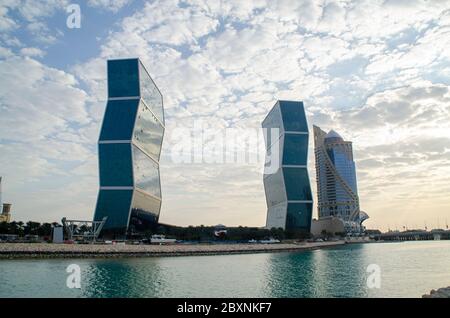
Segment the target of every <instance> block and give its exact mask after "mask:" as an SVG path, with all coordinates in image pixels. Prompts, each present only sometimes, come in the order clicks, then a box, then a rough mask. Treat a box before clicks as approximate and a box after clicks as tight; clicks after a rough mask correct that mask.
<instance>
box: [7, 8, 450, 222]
mask: <svg viewBox="0 0 450 318" xmlns="http://www.w3.org/2000/svg"><path fill="white" fill-rule="evenodd" d="M66 5H67V2H66V1H56V0H55V1H50V2H49V1H45V3H44V2H42V3H41V1H26V0H9V1H3V4H2V5H0V16H1V21H2V22H1V23H0V30H1V37H0V57H1V60H0V73H1V76H2V77H1V78H2V85H1V87H0V111H1V114H2V116H0V153H1V156H0V163H1V165H0V174H1V175H4V176H5V182H6V184H5V194H4V196H5V199H7V200H8V201H12V202H13V203H14V207H15V209H14V213H15V216H16V218H17V219H22V220H28V219H34V220H40V221H44V220H47V221H50V220H52V221H53V220H59V219H60V218H61V217H62V216H63V215H69V216H74V217H79V218H90V217H91V216H92V213H93V209H94V205H95V200H96V195H97V190H98V180H97V178H98V173H97V159H96V141H97V138H98V132H99V129H100V123H101V118H102V116H103V111H104V107H105V99H106V91H105V80H106V63H105V59H107V58H117V57H130V56H132V57H140V58H142V59H143V61H144V63H145V64H146V66H147V68H148V69H149V71H150V73H151V75H152V77H153V79H154V80H155V82H156V83H157V85H158V87H159V88H160V90H161V91H162V92H163V95H164V100H165V108H166V115H167V119H166V131H167V133H168V135H167V136H166V139H165V142H164V147H163V154H165V155H163V158H162V161H161V176H162V187H163V188H162V191H163V207H162V211H161V217H162V219H161V221H163V222H167V223H175V224H183V225H186V224H201V223H203V224H216V223H224V224H228V225H235V224H243V225H258V226H261V225H263V224H264V221H265V214H266V206H265V198H264V192H263V187H262V176H261V175H260V173H259V170H260V169H259V168H260V167H257V166H249V165H240V166H239V165H229V164H228V165H227V164H223V165H219V164H204V165H191V164H174V163H173V162H172V161H171V160H170V150H171V147H172V145H173V143H172V141H171V135H170V131H171V129H173V128H174V127H176V126H178V125H186V126H190V125H193V123H194V121H195V120H199V119H202V120H204V121H205V122H207V123H208V124H209V125H211V126H212V127H215V128H217V129H224V128H229V127H253V128H257V127H260V122H261V120H262V119H263V118H264V116H265V114H266V113H267V111H268V110H269V109H270V108H271V107H272V105H273V104H274V102H275V100H276V99H300V100H303V101H304V102H305V106H306V109H307V113H308V121H309V124H310V126H312V124H317V125H319V126H321V127H323V128H324V129H331V128H333V129H335V130H336V131H339V133H341V134H342V135H343V137H344V138H345V139H348V140H352V141H353V142H354V149H355V159H356V163H357V173H358V187H359V192H360V193H359V194H360V201H361V207H362V209H363V210H365V211H367V212H368V214H369V215H370V216H371V219H370V220H369V221H368V222H367V224H368V226H369V227H381V228H383V229H387V227H391V228H394V227H395V226H396V225H397V227H400V226H402V225H404V224H407V225H408V227H410V228H411V227H419V226H420V227H423V224H424V222H425V221H426V222H428V226H429V227H437V225H438V224H437V223H438V219H439V220H440V221H439V222H440V226H441V227H442V226H443V224H444V222H445V219H446V218H447V217H448V218H449V219H450V201H449V200H448V193H450V178H449V177H448V176H449V175H450V168H449V167H450V93H449V89H448V85H449V82H450V61H449V59H450V51H449V50H450V49H449V48H450V10H449V8H450V2H448V1H435V2H422V1H408V2H404V1H324V2H321V1H175V0H173V1H172V0H171V1H167V0H164V1H152V2H148V3H147V2H145V3H144V2H141V1H117V2H115V1H88V2H87V3H86V5H84V6H83V7H82V10H84V11H85V12H87V13H89V14H88V15H87V16H88V17H90V18H91V19H93V18H94V17H95V16H96V15H98V19H99V21H100V20H101V19H102V17H107V18H108V19H113V21H114V23H113V24H112V25H111V26H108V29H107V30H108V32H105V30H104V29H102V27H101V26H99V27H98V30H96V31H97V33H95V32H93V34H91V35H87V34H85V33H82V32H81V31H77V30H68V29H67V28H65V25H64V21H65V17H66V13H65V6H66ZM89 22H90V21H89V20H88V21H84V23H85V24H88V23H89ZM58 23H59V24H58ZM49 25H51V26H52V27H49ZM54 25H56V26H59V27H57V28H53V26H54ZM81 30H83V26H82V29H81ZM94 31H95V29H94ZM76 32H80V33H78V34H83V35H82V38H80V39H79V41H77V43H83V42H84V41H89V43H97V47H96V48H95V50H92V48H91V47H89V48H83V47H78V46H77V47H75V48H71V49H72V50H73V49H75V50H79V51H80V52H81V51H86V50H87V49H89V50H88V51H89V52H93V53H92V54H91V56H89V58H86V57H85V56H84V55H82V56H83V58H81V57H80V58H75V59H74V58H73V56H76V54H75V55H74V53H72V54H70V55H69V56H70V58H67V59H64V54H63V55H61V61H59V63H58V65H66V67H55V66H54V65H55V64H54V61H53V59H52V58H51V57H52V56H54V55H55V52H54V51H53V50H55V48H56V47H57V46H58V45H59V46H62V45H67V46H68V47H70V42H69V43H66V42H65V41H68V40H67V39H69V38H73V37H76V36H77V33H76ZM80 36H81V35H80ZM91 37H98V39H95V41H94V42H92V41H91V40H92V39H91ZM80 54H81V53H80ZM58 56H60V55H58ZM310 146H311V149H310V150H311V151H310V161H309V163H310V178H311V182H312V184H313V186H314V187H313V190H315V178H314V175H315V171H314V164H313V163H314V159H313V152H312V140H311V142H310Z"/></svg>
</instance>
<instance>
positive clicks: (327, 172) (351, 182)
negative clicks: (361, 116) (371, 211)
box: [314, 126, 369, 234]
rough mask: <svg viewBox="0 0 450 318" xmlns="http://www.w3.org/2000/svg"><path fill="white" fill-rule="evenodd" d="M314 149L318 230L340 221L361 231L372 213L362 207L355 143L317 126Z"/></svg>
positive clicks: (350, 230) (349, 229) (349, 228)
mask: <svg viewBox="0 0 450 318" xmlns="http://www.w3.org/2000/svg"><path fill="white" fill-rule="evenodd" d="M314 152H315V159H316V180H317V198H318V203H317V208H318V212H319V220H318V221H317V222H318V223H317V224H316V226H314V230H315V232H317V231H319V230H320V231H323V230H326V228H327V226H332V228H333V229H337V228H340V227H338V226H337V223H338V222H342V229H343V230H344V231H345V232H347V233H360V232H362V231H363V230H364V227H363V226H362V223H363V222H364V221H365V220H366V219H368V218H369V217H368V215H367V214H366V213H365V212H363V211H361V210H360V207H359V197H358V188H357V181H356V168H355V162H354V160H353V149H352V143H351V142H350V141H344V139H343V138H342V137H341V136H340V135H339V134H338V133H337V132H335V131H334V130H331V131H330V132H328V133H326V132H325V131H323V130H322V129H320V128H319V127H317V126H314ZM336 218H337V219H338V220H336ZM339 220H340V221H339ZM327 222H328V223H327ZM327 224H328V225H327ZM314 234H316V233H314Z"/></svg>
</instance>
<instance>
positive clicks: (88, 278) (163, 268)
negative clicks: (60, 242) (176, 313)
mask: <svg viewBox="0 0 450 318" xmlns="http://www.w3.org/2000/svg"><path fill="white" fill-rule="evenodd" d="M70 264H78V265H79V266H80V268H81V289H69V288H68V287H67V286H66V279H67V277H68V275H69V274H68V273H67V272H66V268H67V266H68V265H70ZM369 264H377V265H378V266H379V268H380V270H381V272H380V283H381V284H380V288H368V287H367V284H366V281H367V277H368V275H369V274H368V273H367V271H366V269H367V266H368V265H369ZM0 269H1V275H0V297H420V296H421V295H422V294H425V293H428V292H429V291H430V290H431V289H436V288H440V287H444V286H445V287H446V286H450V241H419V242H403V243H374V244H356V245H347V246H343V247H338V248H333V249H322V250H315V251H307V252H297V253H272V254H270V253H267V254H245V255H223V256H192V257H191V256H189V257H166V258H164V257H160V258H124V259H52V260H1V261H0Z"/></svg>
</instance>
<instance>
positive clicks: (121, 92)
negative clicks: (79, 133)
mask: <svg viewBox="0 0 450 318" xmlns="http://www.w3.org/2000/svg"><path fill="white" fill-rule="evenodd" d="M163 136H164V108H163V97H162V95H161V92H160V91H159V90H158V88H157V87H156V85H155V83H154V82H153V80H152V79H151V77H150V75H149V74H148V72H147V70H146V69H145V67H144V65H143V64H142V62H141V61H140V60H139V59H123V60H109V61H108V102H107V105H106V110H105V116H104V119H103V124H102V128H101V132H100V138H99V142H98V143H99V145H98V154H99V172H100V173H99V174H100V191H99V194H98V198H97V206H96V209H95V214H94V220H95V221H101V220H102V219H103V217H105V216H106V217H107V220H106V223H105V225H104V227H103V233H108V232H109V233H110V234H114V235H116V234H118V235H123V234H124V233H126V232H127V233H128V234H133V232H134V231H140V230H145V229H148V228H149V227H152V226H154V225H156V224H157V223H158V218H159V212H160V209H161V186H160V175H159V159H160V155H161V146H162V140H163Z"/></svg>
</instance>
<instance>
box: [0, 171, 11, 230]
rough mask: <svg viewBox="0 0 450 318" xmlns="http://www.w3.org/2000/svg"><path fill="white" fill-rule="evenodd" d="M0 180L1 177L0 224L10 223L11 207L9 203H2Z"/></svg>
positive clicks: (0, 193)
mask: <svg viewBox="0 0 450 318" xmlns="http://www.w3.org/2000/svg"><path fill="white" fill-rule="evenodd" d="M2 179H3V177H0V208H1V212H2V213H1V214H0V222H7V223H9V222H11V206H12V204H10V203H3V201H2Z"/></svg>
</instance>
